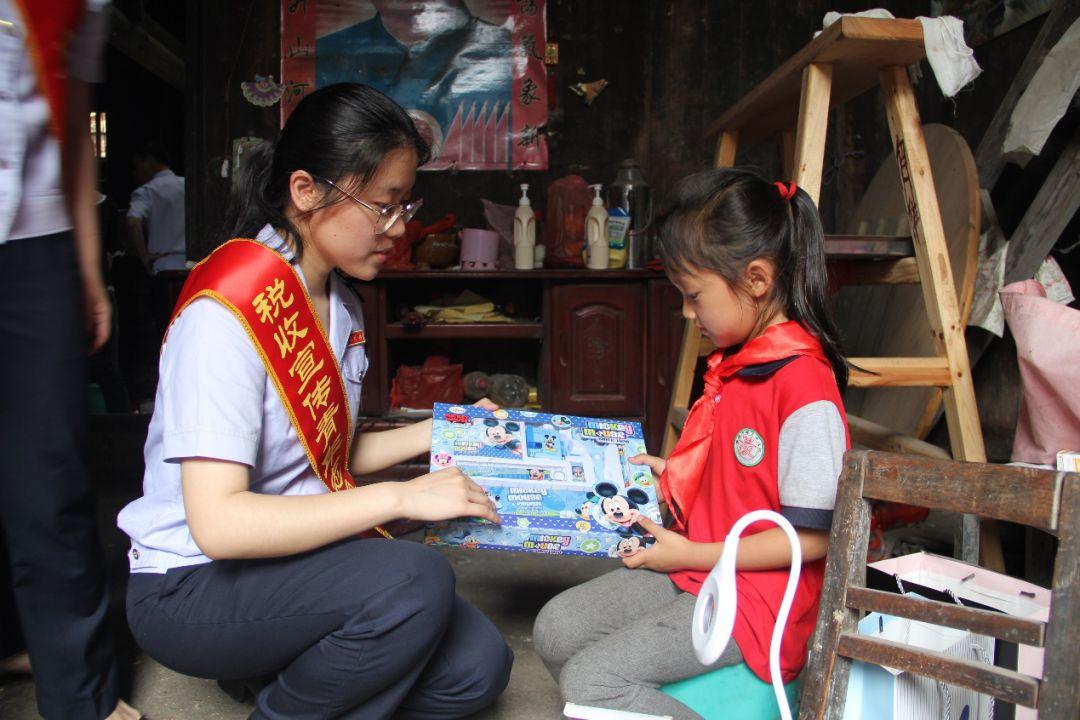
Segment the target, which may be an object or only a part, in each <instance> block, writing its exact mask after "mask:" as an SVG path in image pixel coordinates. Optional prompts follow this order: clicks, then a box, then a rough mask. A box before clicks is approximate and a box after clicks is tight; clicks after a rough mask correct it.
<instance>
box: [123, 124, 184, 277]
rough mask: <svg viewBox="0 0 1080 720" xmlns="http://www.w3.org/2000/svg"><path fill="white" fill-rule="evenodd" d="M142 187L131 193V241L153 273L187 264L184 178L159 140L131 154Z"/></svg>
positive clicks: (136, 176) (136, 178) (180, 267)
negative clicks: (175, 168) (171, 167)
mask: <svg viewBox="0 0 1080 720" xmlns="http://www.w3.org/2000/svg"><path fill="white" fill-rule="evenodd" d="M131 168H132V173H133V174H134V176H135V181H136V182H137V183H139V187H137V188H136V189H135V192H133V193H131V205H130V207H128V212H127V223H128V233H129V235H130V237H131V243H132V245H133V246H134V247H135V252H136V253H137V254H138V256H139V259H140V260H141V261H142V264H143V267H145V268H146V272H147V273H148V274H150V275H157V274H158V273H159V272H161V271H162V270H183V269H185V268H186V267H187V260H186V258H185V245H184V178H182V177H180V176H178V175H177V174H175V173H174V172H173V171H172V170H171V169H170V168H169V164H168V159H167V156H166V154H165V150H164V148H163V147H162V146H161V144H160V143H157V142H154V141H149V142H146V143H143V144H142V145H141V146H140V147H139V148H138V149H137V150H136V151H135V154H134V155H133V156H132V160H131Z"/></svg>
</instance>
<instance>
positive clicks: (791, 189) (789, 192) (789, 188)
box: [773, 182, 799, 202]
mask: <svg viewBox="0 0 1080 720" xmlns="http://www.w3.org/2000/svg"><path fill="white" fill-rule="evenodd" d="M773 185H775V186H776V189H777V190H779V191H780V197H782V198H784V199H785V200H787V201H789V202H790V201H791V198H793V197H795V193H796V192H797V191H798V189H799V188H797V187H796V186H795V183H788V184H787V185H784V183H782V182H774V183H773Z"/></svg>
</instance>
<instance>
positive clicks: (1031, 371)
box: [1001, 280, 1080, 465]
mask: <svg viewBox="0 0 1080 720" xmlns="http://www.w3.org/2000/svg"><path fill="white" fill-rule="evenodd" d="M1001 303H1002V305H1003V306H1004V308H1005V321H1006V322H1007V323H1008V325H1009V329H1010V330H1011V331H1012V334H1013V337H1014V338H1015V339H1016V356H1017V360H1018V361H1019V363H1020V380H1021V382H1022V384H1023V396H1022V398H1021V400H1020V419H1019V422H1018V423H1017V427H1016V439H1015V440H1014V441H1013V451H1012V459H1013V461H1014V462H1028V463H1036V464H1040V465H1053V464H1054V462H1055V459H1056V456H1057V453H1058V451H1059V450H1077V449H1080V361H1078V358H1080V311H1077V310H1073V309H1072V308H1070V307H1067V306H1065V305H1061V304H1059V303H1056V302H1054V301H1052V300H1047V299H1046V291H1045V290H1044V289H1043V286H1042V285H1040V284H1039V283H1038V281H1036V280H1023V281H1021V282H1016V283H1012V284H1011V285H1006V286H1005V287H1003V288H1002V289H1001Z"/></svg>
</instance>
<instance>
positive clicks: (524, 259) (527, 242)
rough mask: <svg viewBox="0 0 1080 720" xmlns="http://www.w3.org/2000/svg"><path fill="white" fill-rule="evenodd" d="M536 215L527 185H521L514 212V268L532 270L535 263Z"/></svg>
mask: <svg viewBox="0 0 1080 720" xmlns="http://www.w3.org/2000/svg"><path fill="white" fill-rule="evenodd" d="M535 247H536V215H535V213H533V209H532V203H531V202H530V201H529V186H528V185H527V184H523V185H522V186H521V199H520V200H519V201H518V209H517V211H515V212H514V268H515V269H517V270H532V269H533V267H534V266H535V264H536V260H535Z"/></svg>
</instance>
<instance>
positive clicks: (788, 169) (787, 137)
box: [779, 130, 795, 182]
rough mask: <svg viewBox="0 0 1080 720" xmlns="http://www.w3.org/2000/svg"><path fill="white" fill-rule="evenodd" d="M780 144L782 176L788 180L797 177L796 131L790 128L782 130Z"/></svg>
mask: <svg viewBox="0 0 1080 720" xmlns="http://www.w3.org/2000/svg"><path fill="white" fill-rule="evenodd" d="M779 146H780V169H781V173H782V174H781V176H780V177H781V178H782V179H783V180H784V181H785V182H786V181H789V180H791V178H793V177H795V133H793V132H791V131H790V130H785V131H783V132H781V133H780V142H779Z"/></svg>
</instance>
